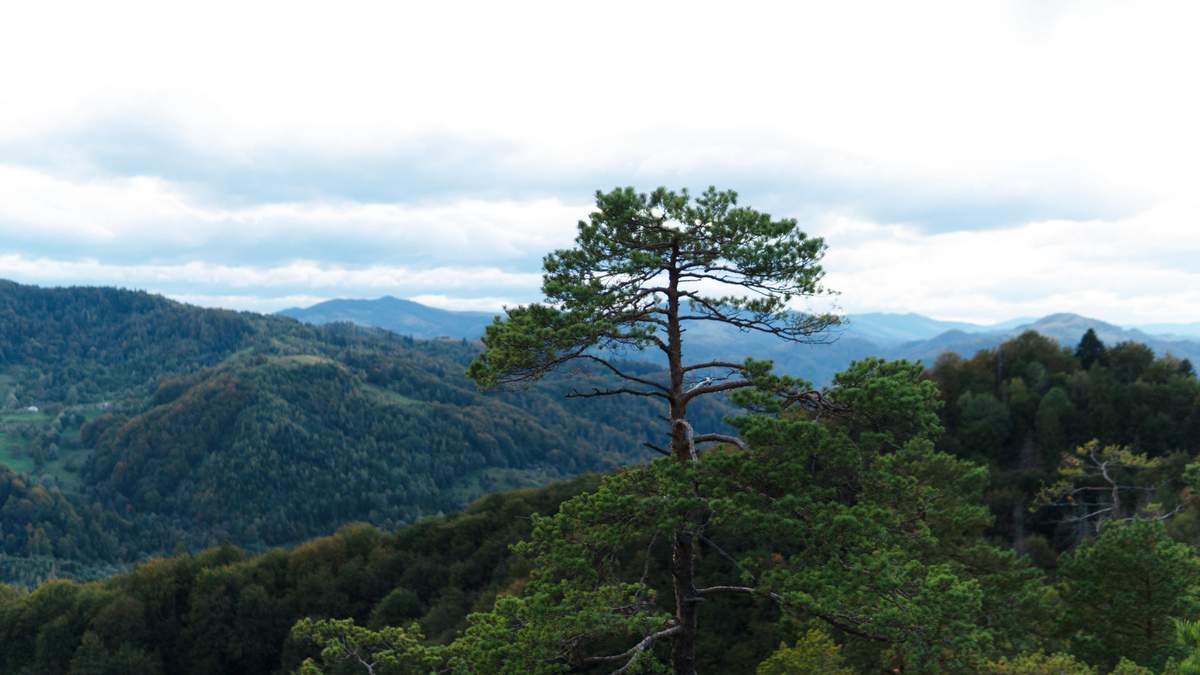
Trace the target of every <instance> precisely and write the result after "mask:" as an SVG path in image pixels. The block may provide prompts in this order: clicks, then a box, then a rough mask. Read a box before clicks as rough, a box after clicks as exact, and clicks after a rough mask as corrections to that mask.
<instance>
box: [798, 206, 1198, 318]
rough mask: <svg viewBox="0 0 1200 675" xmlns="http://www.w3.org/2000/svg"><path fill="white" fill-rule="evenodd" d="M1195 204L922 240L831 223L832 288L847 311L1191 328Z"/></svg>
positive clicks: (902, 231)
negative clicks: (1061, 316) (1072, 317)
mask: <svg viewBox="0 0 1200 675" xmlns="http://www.w3.org/2000/svg"><path fill="white" fill-rule="evenodd" d="M1197 212H1198V209H1197V208H1196V207H1195V206H1194V205H1191V204H1188V205H1184V204H1174V205H1166V206H1163V207H1160V208H1157V209H1154V210H1150V211H1147V212H1145V213H1142V214H1139V215H1137V216H1134V217H1131V218H1128V219H1121V220H1114V221H1101V220H1095V221H1038V222H1031V223H1025V224H1022V225H1019V226H1014V227H1008V228H1000V229H992V230H981V231H962V232H948V233H943V234H934V235H929V234H924V233H921V232H919V231H918V230H916V229H915V228H912V227H907V226H895V225H891V226H888V225H878V224H873V223H868V222H863V221H855V220H852V219H848V218H846V217H844V216H831V217H830V218H829V219H828V220H827V221H826V222H824V223H823V224H822V225H820V226H819V227H817V228H815V230H814V231H815V232H817V233H820V234H822V235H824V236H825V237H826V241H827V243H828V244H829V247H830V248H829V251H828V255H827V259H826V268H827V269H828V271H829V272H828V278H827V281H828V284H829V286H830V287H832V288H834V289H836V290H838V291H840V292H841V293H842V295H841V297H840V301H841V302H842V304H843V305H844V306H845V308H846V309H847V310H848V311H852V312H853V311H876V310H882V311H913V310H915V311H920V312H924V313H927V314H930V315H933V316H937V317H939V318H946V319H960V320H967V321H984V322H986V321H995V320H1001V319H1007V318H1012V317H1015V316H1031V315H1032V316H1040V315H1044V314H1049V313H1053V312H1061V311H1072V312H1078V313H1081V314H1085V315H1088V316H1094V317H1098V318H1102V319H1108V320H1110V321H1113V322H1116V323H1127V324H1133V323H1144V322H1153V321H1163V322H1174V321H1187V320H1191V319H1192V317H1194V316H1196V314H1197V311H1198V310H1200V268H1198V267H1196V266H1195V264H1194V261H1195V260H1197V259H1200V231H1197V229H1196V227H1195V225H1194V223H1195V215H1194V214H1195V213H1197Z"/></svg>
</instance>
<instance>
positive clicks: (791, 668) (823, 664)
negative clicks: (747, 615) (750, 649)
mask: <svg viewBox="0 0 1200 675" xmlns="http://www.w3.org/2000/svg"><path fill="white" fill-rule="evenodd" d="M809 673H811V674H812V675H817V674H818V673H819V674H821V675H854V671H852V670H850V669H849V668H847V667H846V660H845V659H844V658H843V657H842V650H841V649H840V648H839V647H838V646H837V643H836V642H834V641H833V640H832V639H830V637H829V634H828V633H826V632H825V631H823V630H820V629H818V628H813V629H811V630H809V631H808V632H807V633H805V634H804V637H802V638H800V639H799V640H796V644H795V645H794V646H791V647H789V646H787V645H786V644H781V645H779V650H778V651H776V652H775V653H774V654H772V655H771V656H770V658H768V659H767V660H766V661H763V662H762V663H760V664H759V665H758V670H757V671H756V675H807V674H809Z"/></svg>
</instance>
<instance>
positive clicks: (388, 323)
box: [279, 295, 494, 340]
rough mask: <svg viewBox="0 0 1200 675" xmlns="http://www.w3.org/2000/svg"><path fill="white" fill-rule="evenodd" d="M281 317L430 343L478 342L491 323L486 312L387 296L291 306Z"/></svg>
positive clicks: (490, 318) (281, 312)
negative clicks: (443, 339)
mask: <svg viewBox="0 0 1200 675" xmlns="http://www.w3.org/2000/svg"><path fill="white" fill-rule="evenodd" d="M279 314H281V315H283V316H287V317H291V318H293V319H296V320H298V321H303V322H304V323H311V324H314V325H322V324H327V323H335V322H339V321H345V322H349V323H353V324H356V325H359V326H365V327H368V328H382V329H384V330H389V331H391V332H393V333H398V334H400V335H408V336H411V337H414V338H418V339H422V340H429V339H433V338H439V337H450V338H465V339H468V340H474V339H478V338H479V337H480V336H481V335H483V328H484V326H486V325H488V324H489V323H491V321H492V317H493V316H494V315H493V314H489V313H487V312H452V311H448V310H444V309H437V308H436V307H429V306H427V305H422V304H420V303H418V302H413V301H412V300H402V299H400V298H396V297H392V296H390V295H385V296H383V297H382V298H376V299H375V300H353V299H337V300H327V301H325V302H321V303H318V304H315V305H313V306H311V307H289V308H288V309H285V310H282V311H280V312H279Z"/></svg>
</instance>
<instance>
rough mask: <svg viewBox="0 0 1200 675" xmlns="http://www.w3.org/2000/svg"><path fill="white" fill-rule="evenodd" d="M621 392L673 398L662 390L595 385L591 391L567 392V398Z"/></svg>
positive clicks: (615, 394)
mask: <svg viewBox="0 0 1200 675" xmlns="http://www.w3.org/2000/svg"><path fill="white" fill-rule="evenodd" d="M621 394H629V395H630V396H655V397H658V398H661V399H665V400H668V401H669V400H671V395H670V394H664V393H663V392H661V391H642V390H640V389H630V388H628V387H618V388H616V389H598V388H595V387H593V388H592V390H591V391H571V392H570V393H568V394H567V398H596V397H597V396H620V395H621Z"/></svg>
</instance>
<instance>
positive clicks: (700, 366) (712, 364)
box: [683, 361, 746, 373]
mask: <svg viewBox="0 0 1200 675" xmlns="http://www.w3.org/2000/svg"><path fill="white" fill-rule="evenodd" d="M705 368H730V369H733V370H737V371H744V370H745V369H746V365H745V364H743V363H734V362H732V361H705V362H704V363H694V364H692V365H690V366H684V367H683V372H685V373H689V372H691V371H693V370H704V369H705Z"/></svg>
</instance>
